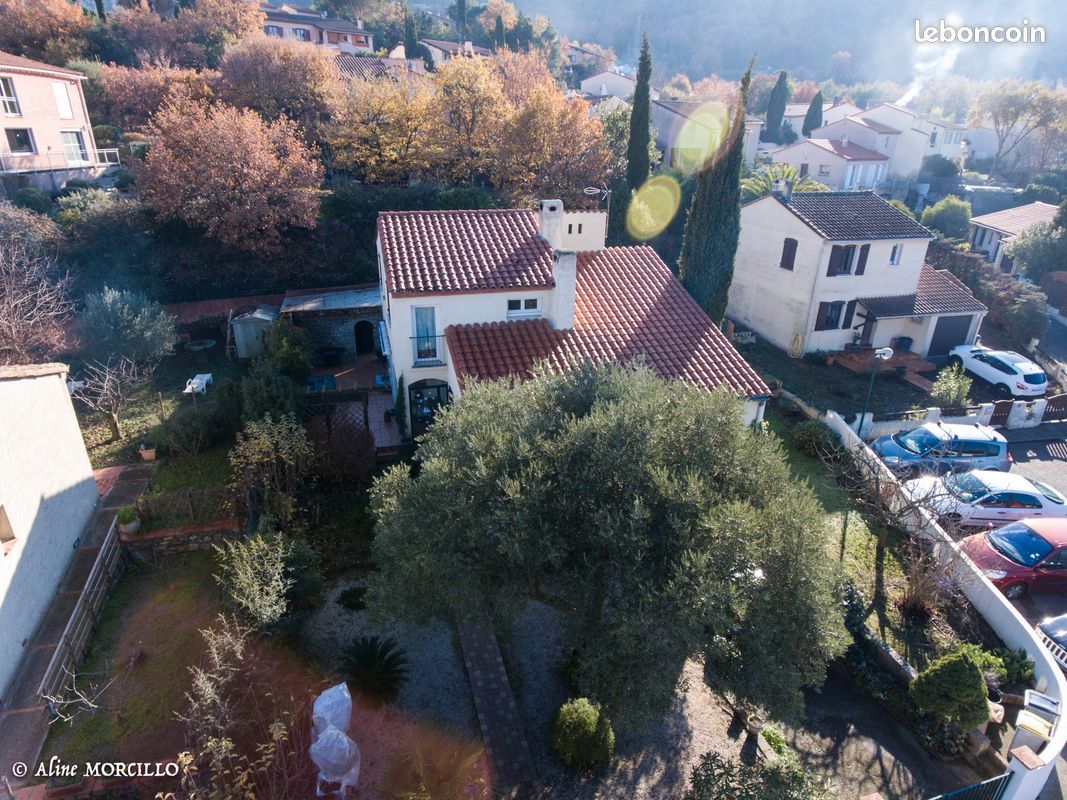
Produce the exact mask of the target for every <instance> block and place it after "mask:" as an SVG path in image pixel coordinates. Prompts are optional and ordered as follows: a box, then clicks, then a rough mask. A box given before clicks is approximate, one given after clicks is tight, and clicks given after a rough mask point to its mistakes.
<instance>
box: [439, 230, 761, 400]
mask: <svg viewBox="0 0 1067 800" xmlns="http://www.w3.org/2000/svg"><path fill="white" fill-rule="evenodd" d="M445 339H446V341H447V343H448V351H449V353H450V355H451V358H452V364H453V366H454V367H455V370H456V375H457V376H459V378H460V380H463V379H465V378H480V379H486V380H492V379H495V378H501V377H504V376H508V375H514V376H517V377H521V378H525V377H529V375H530V374H531V370H532V368H533V366H534V364H536V363H537V362H538V361H544V362H545V363H546V364H547V365H548V367H549V368H550V369H553V370H556V371H561V370H565V369H567V368H569V367H570V366H573V365H574V364H576V363H580V362H582V361H584V360H586V359H589V360H591V361H594V362H604V361H619V362H626V361H632V360H635V359H642V358H643V359H644V361H645V362H646V363H647V364H648V365H649V367H651V368H652V369H653V370H655V372H656V373H657V374H659V375H660V376H661V377H663V378H665V379H668V380H671V379H681V380H685V381H688V382H690V383H693V384H695V385H697V386H704V387H706V388H708V389H713V388H715V387H716V386H720V385H723V384H725V385H727V386H729V387H731V388H733V389H734V390H736V391H737V392H738V393H739V394H741V395H742V396H746V397H765V396H768V395H769V394H770V390H769V389H768V388H767V385H766V383H764V381H763V379H762V378H760V376H759V375H758V374H756V372H755V370H753V369H752V367H750V366H749V365H748V364H747V363H746V362H745V360H744V359H743V358H742V357H741V355H740V354H739V353H738V352H737V350H736V349H735V348H734V346H733V345H732V344H731V343H730V341H729V340H728V339H727V338H726V336H725V335H724V334H723V333H722V332H721V331H720V330H719V329H718V327H716V326H715V324H714V323H713V322H712V321H711V320H710V319H709V318H708V316H707V315H706V314H705V313H704V312H703V311H702V310H701V308H700V307H699V306H698V305H697V304H696V301H694V300H693V298H692V297H690V295H689V293H688V292H687V291H686V290H685V288H684V287H683V286H682V284H681V283H679V281H678V279H677V278H675V277H674V275H673V274H672V273H671V271H670V270H669V269H668V268H667V265H666V264H664V263H663V261H662V260H660V258H659V256H658V255H656V252H655V250H653V249H652V248H651V247H647V246H641V247H612V248H606V249H604V250H599V251H596V252H584V253H579V254H578V283H577V299H576V302H575V320H574V327H573V328H572V329H568V330H555V329H554V328H553V327H552V325H551V324H550V323H549V322H548V320H545V319H538V320H521V321H514V322H493V323H488V324H482V323H479V324H475V325H452V326H449V327H448V328H447V329H446V330H445Z"/></svg>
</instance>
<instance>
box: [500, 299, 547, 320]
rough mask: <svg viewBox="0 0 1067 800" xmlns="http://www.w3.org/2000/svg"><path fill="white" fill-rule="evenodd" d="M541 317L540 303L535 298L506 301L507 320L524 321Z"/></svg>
mask: <svg viewBox="0 0 1067 800" xmlns="http://www.w3.org/2000/svg"><path fill="white" fill-rule="evenodd" d="M539 316H541V301H540V300H538V299H537V298H536V297H527V298H524V299H521V300H517V299H516V300H508V319H524V318H527V317H539Z"/></svg>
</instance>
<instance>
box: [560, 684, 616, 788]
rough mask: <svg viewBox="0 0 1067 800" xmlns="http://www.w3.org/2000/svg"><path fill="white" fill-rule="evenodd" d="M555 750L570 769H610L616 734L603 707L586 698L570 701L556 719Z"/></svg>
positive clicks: (561, 708) (561, 709) (561, 707)
mask: <svg viewBox="0 0 1067 800" xmlns="http://www.w3.org/2000/svg"><path fill="white" fill-rule="evenodd" d="M550 736H551V741H552V749H553V750H555V751H556V755H558V756H559V758H560V760H561V761H562V762H563V763H564V764H566V765H567V767H569V768H570V769H573V770H578V771H585V770H590V769H595V768H597V767H603V766H607V764H608V763H609V762H610V761H611V757H612V756H613V755H614V754H615V732H614V731H613V730H612V729H611V723H610V722H609V721H608V719H607V717H606V716H604V715H603V714H601V713H600V707H599V706H598V705H596V704H595V703H593V702H591V701H589V700H587V699H586V698H584V697H579V698H578V699H576V700H568V701H567V702H566V703H564V704H563V705H561V706H560V707H559V710H557V711H556V715H555V716H554V717H553V718H552V729H551V733H550Z"/></svg>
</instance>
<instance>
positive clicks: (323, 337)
mask: <svg viewBox="0 0 1067 800" xmlns="http://www.w3.org/2000/svg"><path fill="white" fill-rule="evenodd" d="M381 318H382V314H381V311H379V310H378V309H374V310H372V311H371V310H369V311H367V312H365V313H361V312H353V313H352V314H347V315H345V316H343V317H310V316H303V315H300V316H298V317H297V318H296V319H295V320H294V322H296V324H297V325H299V326H300V327H301V328H303V329H304V330H306V331H307V332H308V333H309V334H310V335H311V339H312V341H313V342H314V346H315V347H343V348H344V351H345V352H344V355H343V356H342V358H343V359H344V360H345V361H352V360H354V359H355V357H356V323H357V322H360V321H361V320H366V321H367V322H369V323H370V324H371V325H372V326H373V327H374V347H375V349H376V350H377V351H378V352H381V349H382V343H381V340H380V335H379V332H378V322H379V320H381Z"/></svg>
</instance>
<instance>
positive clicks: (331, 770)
mask: <svg viewBox="0 0 1067 800" xmlns="http://www.w3.org/2000/svg"><path fill="white" fill-rule="evenodd" d="M310 755H311V760H312V761H314V762H315V766H316V767H318V768H319V780H320V782H325V783H339V784H340V785H341V786H340V790H339V794H340V796H341V797H344V796H345V792H346V790H347V788H348V787H349V786H352V787H354V786H355V785H356V783H357V782H358V781H359V766H360V762H361V760H362V759H361V757H360V754H359V748H358V747H357V746H356V743H355V742H353V741H352V740H351V739H349V738H348V736H347V735H346V734H345V732H344V731H342V730H338V729H337V728H334V727H329V728H327V729H326V730H324V731H323V732H322V733H320V734H319V736H318V738H317V739H315V742H314V743H313V744H312V745H311V749H310Z"/></svg>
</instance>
